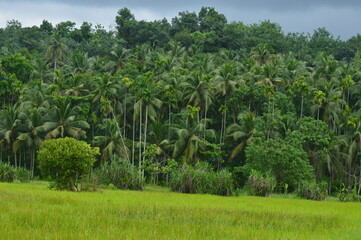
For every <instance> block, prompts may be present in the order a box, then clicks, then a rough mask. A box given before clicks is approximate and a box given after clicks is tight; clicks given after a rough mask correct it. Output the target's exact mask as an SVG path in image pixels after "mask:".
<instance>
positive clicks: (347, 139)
mask: <svg viewBox="0 0 361 240" xmlns="http://www.w3.org/2000/svg"><path fill="white" fill-rule="evenodd" d="M32 61H33V72H32V73H31V78H30V80H29V81H28V82H27V83H24V84H23V85H22V87H21V90H20V91H19V93H18V94H17V96H16V97H15V98H9V99H6V101H5V100H4V102H3V103H2V107H1V112H0V115H1V117H0V143H1V144H0V149H1V153H0V158H1V159H0V160H1V161H8V162H12V163H13V164H14V165H15V166H23V165H25V166H26V167H28V168H30V169H32V171H33V172H34V166H35V165H36V152H37V150H38V149H39V147H40V146H41V144H42V142H43V141H44V140H46V139H51V138H61V137H66V136H69V137H74V138H77V139H83V140H85V141H88V142H89V143H91V144H93V145H95V146H99V147H100V148H101V151H102V155H101V159H100V162H106V161H109V160H110V159H112V158H113V157H114V155H116V156H119V157H121V158H124V159H126V160H128V161H129V162H131V163H132V164H133V165H137V164H138V166H139V167H140V168H142V166H143V163H144V162H145V156H143V154H142V153H143V152H145V150H146V147H147V146H148V145H150V144H156V146H157V153H158V154H159V156H158V157H159V158H162V159H169V158H174V159H177V160H179V161H180V162H182V161H183V162H188V163H194V162H197V161H209V159H207V158H206V157H205V155H204V154H202V152H203V151H206V150H207V148H208V147H209V146H210V144H219V146H221V147H222V150H224V151H225V156H224V158H225V159H227V161H226V163H225V164H230V165H233V166H234V165H240V164H242V163H244V155H242V152H243V151H244V149H245V148H246V147H247V145H249V144H251V143H252V138H253V136H254V134H255V133H256V132H257V121H259V120H260V119H262V118H263V119H264V118H265V116H268V117H269V120H267V124H269V126H270V125H271V122H272V121H281V120H279V119H278V118H277V117H276V115H277V112H279V109H280V108H281V106H280V104H279V103H277V101H275V98H276V96H279V95H282V94H283V95H285V96H286V97H287V99H289V101H290V103H291V104H293V105H294V111H293V112H289V113H284V115H287V114H288V115H289V116H290V117H289V118H287V119H291V120H289V122H288V123H287V121H284V122H280V124H283V126H284V128H285V129H283V130H282V131H283V132H285V131H286V130H287V129H292V125H294V124H292V121H296V120H297V119H298V118H303V117H305V116H312V117H314V118H315V119H318V120H322V121H324V122H325V123H326V124H327V125H328V126H329V129H330V131H332V132H333V139H332V143H331V144H330V146H328V148H327V149H325V151H326V152H327V154H325V156H327V163H328V164H327V166H326V167H325V169H324V171H325V172H327V174H330V175H332V176H333V177H334V178H336V177H342V179H346V178H347V179H348V181H349V182H352V181H354V180H355V179H357V178H358V177H360V176H361V167H359V165H361V164H360V159H359V157H358V156H359V153H360V151H361V133H360V132H361V131H360V126H361V121H360V111H359V105H360V102H359V101H358V99H359V97H360V94H361V92H360V89H361V88H360V87H361V81H360V77H361V75H360V70H361V58H360V55H356V57H355V58H354V59H353V60H352V61H351V62H342V61H337V60H335V59H334V58H333V57H332V56H328V55H325V54H320V55H319V56H318V57H317V58H315V59H312V60H310V61H309V62H304V61H301V60H298V59H297V58H296V57H295V56H294V55H293V54H292V53H290V54H273V53H271V51H270V49H269V48H268V47H267V45H260V46H257V47H255V48H254V49H253V50H252V51H251V52H250V53H249V54H243V55H241V54H239V53H237V52H234V51H231V50H220V51H219V52H217V53H204V52H203V51H202V47H201V46H197V45H192V46H191V47H189V48H184V47H182V46H180V44H178V43H176V42H175V43H171V44H169V46H168V48H155V47H153V46H151V45H148V44H145V45H139V46H137V47H135V48H133V49H126V48H124V47H122V46H121V45H118V44H115V45H114V46H113V47H112V48H111V49H109V54H108V55H107V56H102V57H100V56H92V57H89V56H88V53H86V52H84V51H81V50H74V51H69V49H68V48H67V46H66V45H65V44H64V43H62V42H61V40H54V41H53V42H52V43H51V44H50V45H49V47H48V49H47V51H46V54H44V55H43V56H41V55H40V56H33V59H32ZM267 114H268V115H267ZM283 119H285V118H283ZM259 131H261V129H259ZM272 131H273V130H272ZM272 131H271V128H270V127H269V128H268V130H267V132H265V135H266V136H267V137H268V138H271V137H282V132H281V130H275V131H276V132H275V131H274V132H272ZM277 131H278V132H277ZM283 135H284V134H283ZM229 159H230V160H229ZM358 171H360V173H359V172H358ZM360 179H361V178H360Z"/></svg>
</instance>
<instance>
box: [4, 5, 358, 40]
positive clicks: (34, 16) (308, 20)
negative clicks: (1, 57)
mask: <svg viewBox="0 0 361 240" xmlns="http://www.w3.org/2000/svg"><path fill="white" fill-rule="evenodd" d="M202 6H213V7H215V8H216V10H217V11H218V12H220V13H223V14H225V15H226V17H227V19H228V20H229V21H241V22H244V23H246V24H250V23H258V22H259V21H262V20H267V19H269V20H271V21H272V22H277V23H279V24H280V25H281V26H282V29H283V30H284V31H285V32H312V31H313V30H314V29H316V28H318V27H326V28H327V29H328V30H330V31H331V32H332V33H333V34H334V35H335V36H338V35H341V36H342V38H343V39H347V38H349V37H350V36H353V35H356V34H357V31H359V23H360V22H361V15H360V14H359V12H360V10H361V1H359V0H343V1H340V0H297V1H295V0H141V1H139V0H138V1H137V0H32V1H30V0H0V27H4V26H5V25H6V21H7V20H10V19H17V20H19V21H21V22H22V23H23V24H24V25H27V26H29V25H39V24H40V23H41V21H42V20H43V19H47V20H49V21H51V22H53V23H54V24H56V23H59V22H60V21H66V20H70V21H74V22H76V23H78V24H81V22H83V21H88V22H91V23H93V24H97V23H100V24H102V25H103V26H105V27H108V26H109V25H111V24H114V20H115V16H116V14H117V11H118V10H119V9H121V8H123V7H127V8H129V9H130V10H131V11H132V12H133V13H134V15H135V16H136V18H137V19H138V20H143V19H144V20H155V19H161V18H163V17H166V18H167V19H169V20H171V19H172V18H173V17H174V16H176V15H177V14H178V12H180V11H190V12H192V11H195V12H198V11H199V10H200V8H201V7H202Z"/></svg>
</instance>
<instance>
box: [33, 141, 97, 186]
mask: <svg viewBox="0 0 361 240" xmlns="http://www.w3.org/2000/svg"><path fill="white" fill-rule="evenodd" d="M98 154H99V149H98V148H92V147H91V146H90V145H89V144H87V143H86V142H83V141H79V140H76V139H73V138H59V139H51V140H47V141H45V142H44V143H43V145H42V146H41V149H40V151H39V153H38V158H37V160H38V162H39V169H40V171H41V173H42V175H43V176H44V177H50V179H51V181H53V185H52V187H55V188H56V189H59V190H71V191H78V190H79V188H78V183H79V180H80V179H81V177H82V176H83V175H86V174H89V172H90V170H91V168H92V166H93V164H94V162H95V161H96V158H95V155H98Z"/></svg>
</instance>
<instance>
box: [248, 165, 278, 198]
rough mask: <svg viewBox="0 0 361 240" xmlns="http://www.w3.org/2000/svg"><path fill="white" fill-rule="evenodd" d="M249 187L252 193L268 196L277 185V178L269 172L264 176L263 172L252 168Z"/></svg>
mask: <svg viewBox="0 0 361 240" xmlns="http://www.w3.org/2000/svg"><path fill="white" fill-rule="evenodd" d="M247 187H248V188H249V193H250V194H251V195H254V196H261V197H268V196H269V195H270V194H271V193H272V192H273V190H274V188H275V187H276V179H275V178H274V177H273V176H271V175H270V174H268V173H267V174H265V176H264V175H263V174H262V173H261V172H259V171H256V170H253V169H252V170H251V175H250V176H249V177H248V182H247Z"/></svg>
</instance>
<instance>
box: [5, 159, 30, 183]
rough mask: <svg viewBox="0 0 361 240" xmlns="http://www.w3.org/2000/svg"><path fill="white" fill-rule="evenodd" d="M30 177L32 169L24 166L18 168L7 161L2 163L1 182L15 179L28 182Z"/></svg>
mask: <svg viewBox="0 0 361 240" xmlns="http://www.w3.org/2000/svg"><path fill="white" fill-rule="evenodd" d="M30 177H31V173H30V171H28V170H26V169H24V168H16V167H13V166H11V165H10V164H7V163H0V182H13V181H15V180H18V181H21V182H27V181H29V180H30Z"/></svg>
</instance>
